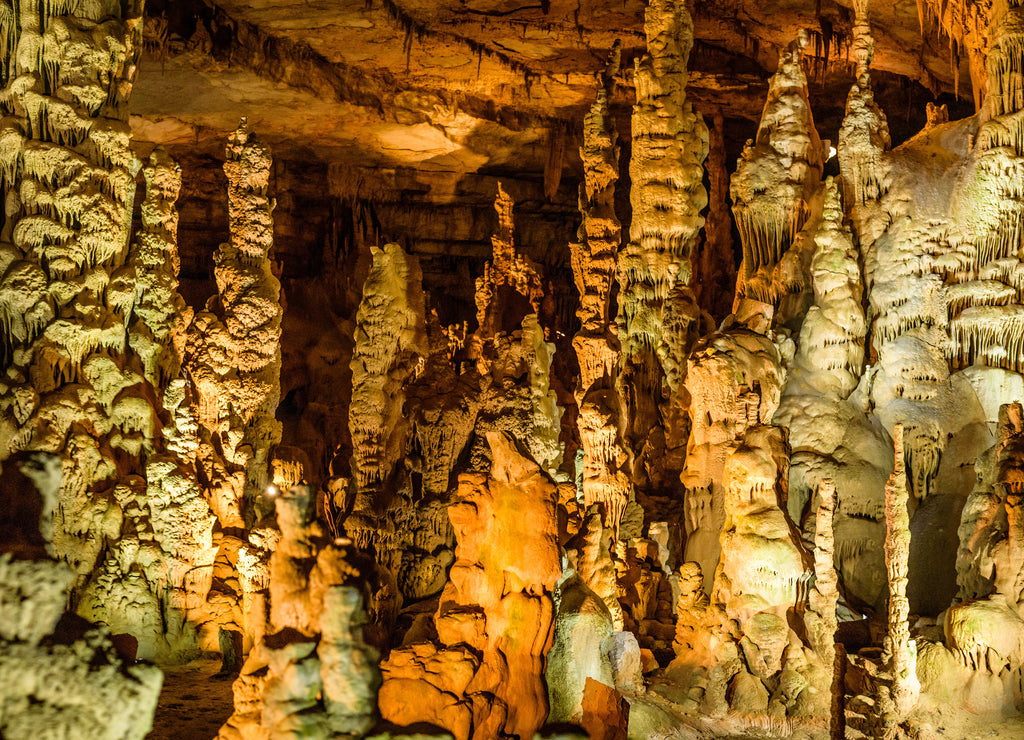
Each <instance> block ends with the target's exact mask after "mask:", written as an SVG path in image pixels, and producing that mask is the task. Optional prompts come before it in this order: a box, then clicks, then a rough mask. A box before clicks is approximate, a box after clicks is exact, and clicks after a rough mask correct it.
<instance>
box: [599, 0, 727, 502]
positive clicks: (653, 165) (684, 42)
mask: <svg viewBox="0 0 1024 740" xmlns="http://www.w3.org/2000/svg"><path fill="white" fill-rule="evenodd" d="M644 17H645V23H644V30H645V32H646V34H647V48H648V53H647V54H645V55H644V56H643V57H641V58H640V59H638V60H637V62H636V89H637V103H636V105H635V106H634V108H633V123H632V126H633V137H632V142H633V144H632V147H633V148H632V158H631V159H630V177H631V179H632V189H631V191H630V203H631V204H632V206H633V215H632V221H631V222H630V227H629V242H628V244H627V245H626V247H625V248H624V249H623V251H622V253H621V254H620V257H619V266H618V282H619V294H618V304H619V311H618V318H617V322H618V337H619V341H620V343H621V345H622V355H621V358H620V363H619V381H618V382H619V386H620V389H621V390H620V393H621V396H622V400H623V402H624V405H625V408H626V409H628V413H627V414H626V417H625V418H627V419H629V423H628V424H627V426H626V429H625V441H626V443H627V446H628V447H629V449H630V451H631V454H632V456H633V480H634V482H638V483H642V482H643V481H645V480H649V481H650V484H651V485H654V486H656V485H659V484H665V485H674V483H672V482H668V481H667V480H666V481H662V480H661V479H662V478H663V477H666V478H667V476H665V474H664V473H663V472H662V471H663V469H664V468H665V467H666V463H668V464H671V465H672V466H673V467H674V468H675V469H676V470H678V469H679V468H680V467H681V463H682V460H681V458H682V455H681V453H682V447H683V445H684V443H685V434H686V427H685V424H684V422H683V419H681V418H680V417H682V416H683V415H684V414H685V410H684V408H683V407H682V398H681V397H680V395H679V394H680V392H681V391H682V382H683V379H684V377H685V374H686V357H687V356H688V354H689V350H690V346H691V344H692V342H693V339H694V336H693V334H694V333H695V331H696V326H695V322H696V319H697V317H698V315H699V314H698V313H697V309H696V303H695V302H694V300H693V296H692V293H691V292H690V289H689V287H688V285H689V282H690V277H691V272H692V270H691V264H690V256H691V253H692V252H693V247H694V243H695V240H696V238H697V234H698V231H699V230H700V228H701V227H702V226H703V225H704V219H703V217H702V216H701V215H700V211H701V210H702V209H703V208H704V206H705V205H706V203H707V193H706V191H705V190H704V186H703V183H702V175H703V172H702V168H701V164H702V162H703V161H704V159H705V157H706V156H707V147H708V132H707V126H705V125H704V121H703V119H702V118H701V116H700V114H699V113H698V112H697V111H696V110H695V109H694V108H693V106H692V104H690V103H688V102H687V101H686V82H687V67H686V65H687V61H688V58H689V55H690V49H691V47H692V46H693V22H692V19H691V18H690V14H689V12H688V11H687V9H686V4H685V0H655V2H653V3H651V4H650V5H649V6H648V7H647V9H646V11H645V16H644ZM663 385H667V388H668V393H667V396H665V397H663V392H662V386H663ZM661 423H670V424H671V426H670V428H667V429H666V431H665V434H666V437H665V441H664V442H663V443H662V442H660V441H659V440H658V439H657V438H656V436H657V435H651V430H652V428H657V427H659V426H661ZM663 452H669V453H670V454H672V458H671V459H670V460H668V461H666V460H664V459H660V458H661V457H662V454H663Z"/></svg>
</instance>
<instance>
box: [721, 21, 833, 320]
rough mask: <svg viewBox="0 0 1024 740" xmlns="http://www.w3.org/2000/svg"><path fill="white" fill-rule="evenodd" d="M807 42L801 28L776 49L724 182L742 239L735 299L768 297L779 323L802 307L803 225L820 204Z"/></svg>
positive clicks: (806, 254) (806, 249)
mask: <svg viewBox="0 0 1024 740" xmlns="http://www.w3.org/2000/svg"><path fill="white" fill-rule="evenodd" d="M807 43H808V37H807V35H806V33H805V32H801V34H800V35H799V36H798V37H797V39H796V40H795V41H793V42H792V43H791V44H790V45H789V46H788V47H787V48H786V49H785V50H784V51H783V52H782V55H781V56H780V58H779V67H778V70H777V71H776V72H775V75H774V76H773V77H772V81H771V85H770V86H769V89H768V99H767V101H766V102H765V104H764V112H763V113H762V114H761V124H760V126H759V127H758V129H757V137H756V138H755V139H754V140H753V141H751V142H748V144H747V146H746V147H745V148H744V149H743V154H742V155H741V157H740V161H739V163H738V164H737V167H736V173H735V174H734V175H733V178H732V185H731V189H730V192H731V195H732V201H733V214H734V215H735V217H736V225H737V227H738V229H739V232H740V240H741V241H742V242H743V262H742V263H741V265H740V274H739V277H738V278H737V285H736V306H738V305H739V302H740V301H741V300H743V299H744V298H751V299H754V300H757V301H760V302H762V303H770V304H773V305H775V306H776V307H777V308H778V312H777V313H778V315H777V316H776V321H777V322H779V323H780V324H782V323H785V322H786V321H788V320H789V319H790V318H792V317H794V316H798V315H799V314H800V313H802V311H803V308H804V306H803V305H802V304H803V300H802V296H801V294H802V293H805V292H806V291H807V287H808V286H807V285H806V282H805V279H804V276H805V275H806V272H807V263H808V260H809V259H810V252H811V244H812V242H811V237H812V235H813V231H812V232H810V233H808V234H803V233H801V232H803V230H804V225H805V224H807V222H808V220H812V224H813V221H814V220H816V219H817V213H818V212H819V209H820V201H819V196H818V191H819V190H820V187H821V186H820V183H821V172H822V162H823V158H822V151H821V141H820V140H819V139H818V132H817V129H815V127H814V120H813V118H812V116H811V109H810V104H809V103H808V101H807V80H806V78H805V76H804V72H803V68H802V66H801V59H802V57H803V54H804V51H805V50H806V48H807ZM787 295H793V296H795V297H794V298H793V299H792V300H791V301H789V302H788V303H789V304H791V305H783V303H782V301H783V298H785V297H786V296H787Z"/></svg>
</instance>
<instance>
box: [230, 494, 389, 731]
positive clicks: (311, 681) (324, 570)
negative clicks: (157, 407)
mask: <svg viewBox="0 0 1024 740" xmlns="http://www.w3.org/2000/svg"><path fill="white" fill-rule="evenodd" d="M275 503H276V506H277V522H278V524H279V525H280V527H281V530H280V540H279V542H278V544H277V549H276V550H275V551H274V554H273V555H272V556H271V558H270V573H269V579H270V612H269V619H268V623H267V625H266V637H265V638H264V639H263V640H262V641H260V642H259V643H258V644H257V645H256V646H255V647H254V648H253V650H252V652H250V653H249V657H248V659H247V660H246V662H245V665H244V666H243V667H242V672H241V675H239V677H238V678H237V679H236V681H235V684H234V698H235V713H234V714H233V715H232V716H231V718H229V719H228V721H227V723H226V724H225V725H224V727H223V728H221V731H220V734H219V735H218V738H220V739H221V740H238V739H240V738H251V737H265V738H273V739H275V740H277V739H281V740H284V739H285V738H294V739H295V740H299V739H300V738H308V737H362V736H363V735H364V734H365V733H366V732H367V731H368V730H369V729H370V728H371V727H372V726H373V724H374V721H375V716H376V702H375V693H376V689H377V687H378V686H379V684H380V672H379V670H378V668H377V659H378V656H377V651H376V649H375V648H373V647H370V646H369V645H367V644H366V643H365V642H364V641H363V626H364V625H365V624H366V621H367V617H366V611H365V607H364V604H365V601H364V599H365V596H364V593H363V582H362V580H361V573H360V571H359V569H358V567H357V566H356V565H354V564H353V562H352V560H351V558H350V557H349V554H348V552H347V550H346V544H348V543H346V542H345V541H344V540H334V541H333V542H332V541H331V539H330V538H329V537H328V536H326V535H325V533H324V531H323V529H322V527H321V526H320V525H319V523H317V522H316V520H315V514H316V502H315V491H313V490H312V489H310V488H308V487H304V486H300V487H297V488H293V489H292V490H290V491H288V492H285V493H282V495H280V496H279V497H277V499H276V502H275ZM357 562H358V561H357Z"/></svg>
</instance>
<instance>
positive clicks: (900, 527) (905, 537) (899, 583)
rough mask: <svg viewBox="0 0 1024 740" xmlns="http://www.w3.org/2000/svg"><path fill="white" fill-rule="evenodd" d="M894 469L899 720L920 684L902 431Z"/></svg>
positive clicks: (889, 502) (892, 591) (891, 642)
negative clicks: (914, 638) (911, 595)
mask: <svg viewBox="0 0 1024 740" xmlns="http://www.w3.org/2000/svg"><path fill="white" fill-rule="evenodd" d="M893 441H894V443H895V456H896V467H895V470H893V473H892V476H891V477H890V478H889V482H888V483H887V484H886V486H885V528H886V534H885V567H886V570H887V571H888V572H889V619H888V632H887V633H886V636H885V652H886V655H887V656H888V668H889V673H890V675H891V677H892V689H891V691H892V701H893V704H894V705H895V709H896V713H897V714H898V715H899V716H904V715H906V714H907V713H908V712H909V711H910V710H911V709H913V707H914V706H915V704H916V703H917V693H918V691H919V690H920V684H919V683H918V680H917V666H916V662H915V656H914V653H913V651H912V647H911V645H910V624H909V622H908V621H907V620H908V618H909V617H910V602H909V601H907V596H906V593H907V561H908V559H909V557H910V516H909V514H908V513H907V501H908V496H909V494H908V493H907V474H906V470H905V468H904V462H903V454H904V453H903V428H902V427H900V426H898V425H897V426H896V429H895V430H894V432H893Z"/></svg>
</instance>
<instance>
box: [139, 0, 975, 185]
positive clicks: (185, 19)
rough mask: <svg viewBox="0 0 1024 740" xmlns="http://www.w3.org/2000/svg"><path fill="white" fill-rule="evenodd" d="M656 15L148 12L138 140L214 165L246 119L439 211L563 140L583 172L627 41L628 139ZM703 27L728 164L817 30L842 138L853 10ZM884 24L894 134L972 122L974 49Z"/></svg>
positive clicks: (702, 48)
mask: <svg viewBox="0 0 1024 740" xmlns="http://www.w3.org/2000/svg"><path fill="white" fill-rule="evenodd" d="M643 8H644V5H643V3H642V2H640V0H624V2H621V3H601V2H586V1H585V0H541V1H540V2H532V0H526V1H525V2H508V1H506V0H350V1H347V2H346V1H342V2H337V1H333V0H218V2H215V3H213V2H205V1H204V0H150V2H148V3H147V8H146V12H147V19H146V27H145V36H146V52H145V56H144V57H143V61H142V67H141V71H140V74H139V76H138V78H137V84H136V89H135V92H134V94H133V97H132V106H133V116H132V126H133V129H134V133H135V137H136V140H137V141H139V142H142V143H146V142H150V143H161V144H164V145H180V146H183V147H190V148H193V149H195V150H198V151H203V150H209V151H215V150H216V149H217V148H218V147H219V146H220V144H219V142H220V141H221V139H222V136H223V134H224V132H226V131H229V130H232V129H233V128H234V127H235V126H236V125H237V119H238V115H239V111H245V112H246V114H247V115H248V118H249V120H250V122H251V123H252V124H253V125H254V126H255V127H256V128H258V130H260V131H261V132H262V134H263V135H264V136H265V138H266V139H267V140H268V141H270V142H271V143H272V144H273V145H274V147H275V151H276V152H277V153H278V156H279V157H291V158H299V159H316V160H320V161H323V162H327V163H329V164H332V165H340V166H343V167H352V168H358V169H367V170H372V171H377V172H379V171H383V170H391V171H394V170H409V171H414V172H417V173H436V174H435V175H433V176H430V175H427V176H426V178H427V180H429V181H430V187H431V188H432V189H434V190H436V191H437V192H435V196H436V197H437V198H440V199H444V198H445V197H450V196H451V195H452V193H453V192H454V185H453V184H452V182H453V180H457V179H458V178H459V177H461V176H463V175H466V174H470V173H477V174H493V175H499V176H502V175H510V174H511V175H512V176H516V177H527V178H529V177H541V176H543V173H544V171H545V164H546V163H547V162H548V160H549V150H550V149H551V147H552V144H553V142H558V144H559V148H560V149H562V150H563V151H564V155H563V158H562V161H563V167H564V169H565V170H566V172H568V173H573V172H576V171H578V170H579V161H578V155H577V154H576V151H577V149H578V136H579V134H578V132H579V130H580V128H581V122H582V115H583V112H584V111H585V110H586V108H587V107H588V106H589V105H590V104H591V103H592V101H593V97H594V95H595V90H596V89H597V86H596V84H595V76H596V75H597V74H598V73H599V72H600V71H601V70H602V69H603V68H604V65H605V60H606V58H607V57H608V54H609V52H610V51H611V50H612V48H613V46H614V45H615V44H616V41H618V42H619V43H620V44H621V55H622V61H623V64H622V70H623V71H622V72H621V73H620V75H619V77H618V85H617V92H616V97H615V100H614V101H613V111H615V112H616V115H617V116H619V117H621V119H622V121H623V124H624V125H622V126H620V131H623V132H624V134H628V131H629V126H628V124H626V120H627V117H628V111H629V106H630V105H631V104H632V100H633V90H632V77H633V68H632V62H633V59H634V58H636V57H637V56H638V55H639V54H640V53H641V51H642V48H643V42H644V38H643ZM693 15H694V22H695V35H696V40H695V48H694V53H693V55H692V58H691V71H690V78H689V89H688V95H689V96H690V99H691V100H693V101H695V103H696V105H697V106H698V108H699V109H700V110H702V112H704V114H705V116H708V115H710V114H711V113H713V112H714V111H715V110H716V109H717V110H720V111H721V112H722V114H723V115H724V116H725V119H726V120H727V121H728V122H729V133H730V134H731V136H730V137H729V138H730V141H728V142H727V147H728V148H729V150H730V154H735V153H738V151H739V149H740V148H741V147H742V145H743V141H744V140H745V138H747V137H749V136H750V135H752V133H753V130H754V127H755V126H756V122H757V120H758V119H759V117H760V114H761V108H762V105H763V100H764V97H765V93H766V90H767V80H768V78H769V77H770V75H771V74H772V73H773V72H774V70H775V67H776V64H777V60H778V55H779V50H780V49H781V48H782V47H784V46H785V44H787V43H788V42H789V41H790V40H792V39H793V38H794V37H795V36H796V34H797V33H798V32H799V29H801V28H806V29H808V30H809V31H810V32H811V33H812V37H813V41H812V44H811V49H810V50H809V53H808V55H807V57H806V63H807V66H808V71H809V73H810V78H811V90H810V94H811V102H812V106H813V107H814V109H815V118H816V121H817V125H818V128H819V129H820V132H821V135H822V137H823V138H832V139H833V140H834V138H835V133H836V130H837V129H838V124H839V121H840V119H841V116H842V106H843V101H844V100H845V93H846V90H847V89H848V88H849V84H850V82H851V81H852V76H851V73H852V63H851V60H850V56H849V41H850V38H851V23H852V15H853V12H852V9H851V7H850V3H836V2H833V1H832V0H817V2H810V1H809V0H725V1H722V2H708V1H706V0H705V1H704V2H697V3H695V7H694V12H693ZM871 20H872V25H873V28H874V34H875V37H876V44H877V45H876V55H875V60H874V64H873V74H874V76H875V80H876V86H877V95H878V98H879V100H880V101H881V102H882V104H883V106H885V107H886V109H887V110H889V111H890V119H891V121H892V126H893V136H894V139H897V140H899V139H902V138H906V136H907V135H909V134H910V133H911V132H912V131H914V130H917V129H919V128H920V125H921V124H922V123H923V120H924V106H925V102H927V101H930V100H932V99H933V98H935V97H939V98H940V99H942V100H943V101H944V102H946V101H948V102H949V103H950V106H951V108H952V109H958V108H959V109H962V110H957V111H956V112H957V113H958V114H963V115H967V114H969V113H970V112H972V110H973V106H972V104H971V103H970V102H969V101H970V98H971V91H970V75H969V72H968V69H967V62H966V59H965V58H964V59H963V60H960V63H959V67H960V69H959V70H958V74H954V67H955V66H956V64H955V61H956V60H957V56H958V54H957V47H956V45H955V44H954V43H952V42H950V41H949V39H948V38H947V37H946V36H945V35H943V34H942V33H941V32H940V31H939V29H938V24H937V23H935V22H934V21H929V20H928V19H927V18H926V20H925V33H923V34H922V32H921V30H920V23H921V21H920V20H919V16H918V8H917V5H916V4H915V3H914V2H911V0H898V1H897V2H884V3H872V6H871ZM965 56H966V55H965ZM957 87H958V88H959V95H960V97H959V98H958V99H956V98H954V95H955V93H956V92H957V90H956V89H955V88H957ZM953 113H954V111H953V110H951V118H955V117H958V115H953ZM901 128H905V129H906V133H905V134H904V135H902V136H901V133H900V131H901ZM566 141H568V145H564V144H565V142H566ZM549 176H550V165H549ZM420 177H423V175H422V174H421V175H420Z"/></svg>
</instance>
